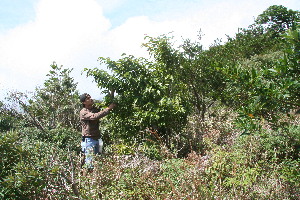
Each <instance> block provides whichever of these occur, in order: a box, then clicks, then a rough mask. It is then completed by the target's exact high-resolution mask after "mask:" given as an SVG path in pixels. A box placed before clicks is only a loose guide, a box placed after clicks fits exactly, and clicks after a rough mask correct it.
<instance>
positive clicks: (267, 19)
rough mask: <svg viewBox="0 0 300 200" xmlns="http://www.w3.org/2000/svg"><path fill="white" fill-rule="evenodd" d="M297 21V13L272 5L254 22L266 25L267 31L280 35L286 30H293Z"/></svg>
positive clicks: (299, 13)
mask: <svg viewBox="0 0 300 200" xmlns="http://www.w3.org/2000/svg"><path fill="white" fill-rule="evenodd" d="M299 19H300V12H299V11H294V10H291V9H289V10H288V9H287V8H286V7H284V6H282V5H273V6H270V7H269V8H268V9H266V10H265V11H264V12H263V13H262V14H260V15H259V16H258V17H257V19H256V21H255V22H256V23H257V24H264V25H266V29H267V31H271V32H275V33H282V32H284V31H286V30H288V29H292V30H295V29H296V27H297V24H299V22H300V21H299Z"/></svg>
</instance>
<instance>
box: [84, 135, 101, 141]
mask: <svg viewBox="0 0 300 200" xmlns="http://www.w3.org/2000/svg"><path fill="white" fill-rule="evenodd" d="M87 138H89V139H93V140H98V139H99V138H100V136H82V141H84V140H85V139H87Z"/></svg>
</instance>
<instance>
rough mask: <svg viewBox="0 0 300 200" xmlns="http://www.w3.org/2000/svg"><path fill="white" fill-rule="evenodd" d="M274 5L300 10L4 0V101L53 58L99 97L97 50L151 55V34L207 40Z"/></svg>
mask: <svg viewBox="0 0 300 200" xmlns="http://www.w3.org/2000/svg"><path fill="white" fill-rule="evenodd" d="M271 5H283V6H285V7H287V8H289V9H293V10H300V1H299V0H0V71H1V72H0V95H1V97H0V100H2V99H3V96H4V95H5V93H7V92H8V91H16V90H17V91H22V92H26V91H29V92H30V91H34V89H35V87H37V86H42V84H43V82H44V80H45V79H46V74H47V73H48V72H49V70H50V65H51V64H52V63H53V62H54V61H55V62H56V63H57V64H58V65H63V66H64V67H65V68H73V69H74V70H73V73H72V76H73V77H74V79H75V81H76V82H78V89H79V91H80V93H83V92H88V93H90V94H91V95H92V96H93V97H95V98H100V91H99V89H98V88H97V87H96V84H95V83H94V82H93V81H92V78H86V76H85V74H82V71H83V69H84V68H94V67H102V68H103V66H100V65H99V63H98V61H97V59H98V57H110V58H112V59H118V58H120V56H121V54H122V53H126V54H132V55H134V56H136V57H139V56H143V57H146V56H147V55H148V54H147V52H146V49H144V48H142V47H141V44H142V43H143V42H144V41H145V40H144V37H145V35H149V36H152V37H155V36H158V35H161V34H168V33H169V32H172V35H173V36H175V39H177V40H179V41H181V38H189V39H192V40H196V38H197V35H198V32H199V30H201V31H202V33H203V34H204V36H203V37H202V40H201V43H202V44H203V45H204V47H208V46H209V45H210V44H212V43H213V42H214V40H215V39H217V38H226V35H230V36H233V35H234V34H235V33H236V32H237V30H238V28H246V27H247V26H248V25H250V24H251V23H253V22H254V18H255V17H257V16H258V15H259V14H261V13H262V12H263V11H264V10H266V9H267V8H268V7H269V6H271Z"/></svg>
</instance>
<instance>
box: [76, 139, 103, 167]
mask: <svg viewBox="0 0 300 200" xmlns="http://www.w3.org/2000/svg"><path fill="white" fill-rule="evenodd" d="M99 142H100V145H99ZM81 149H82V152H83V153H84V155H85V165H86V167H88V168H93V157H94V155H95V154H100V153H102V140H101V139H99V140H94V139H92V138H85V139H84V141H82V142H81Z"/></svg>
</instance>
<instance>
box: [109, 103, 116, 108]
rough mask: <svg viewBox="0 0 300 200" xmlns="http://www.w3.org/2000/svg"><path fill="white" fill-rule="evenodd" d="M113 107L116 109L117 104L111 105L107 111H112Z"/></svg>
mask: <svg viewBox="0 0 300 200" xmlns="http://www.w3.org/2000/svg"><path fill="white" fill-rule="evenodd" d="M115 107H117V104H115V103H111V104H110V105H109V106H108V109H109V110H112V109H114V108H115Z"/></svg>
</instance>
